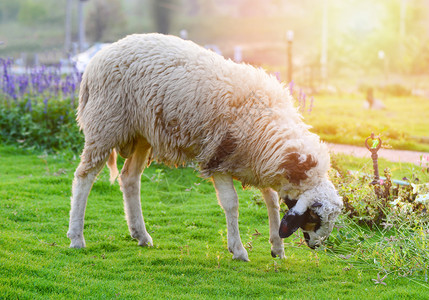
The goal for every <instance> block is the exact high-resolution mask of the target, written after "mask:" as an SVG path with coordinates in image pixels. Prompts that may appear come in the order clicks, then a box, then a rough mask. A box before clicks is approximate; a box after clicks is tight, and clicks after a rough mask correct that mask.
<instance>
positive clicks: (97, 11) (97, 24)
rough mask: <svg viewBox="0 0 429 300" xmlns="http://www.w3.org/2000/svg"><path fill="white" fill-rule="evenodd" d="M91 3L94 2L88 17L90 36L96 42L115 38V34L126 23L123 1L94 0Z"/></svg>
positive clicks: (87, 28)
mask: <svg viewBox="0 0 429 300" xmlns="http://www.w3.org/2000/svg"><path fill="white" fill-rule="evenodd" d="M91 2H92V3H91ZM89 3H91V4H92V8H91V9H90V11H89V13H88V15H87V18H86V31H87V35H88V37H89V38H90V39H91V40H92V41H95V42H100V41H111V40H115V39H116V36H115V35H116V34H117V33H118V32H119V31H121V30H123V29H124V27H125V25H126V21H125V16H124V13H123V10H122V6H121V2H120V1H119V0H93V1H90V2H89Z"/></svg>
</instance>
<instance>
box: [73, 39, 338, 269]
mask: <svg viewBox="0 0 429 300" xmlns="http://www.w3.org/2000/svg"><path fill="white" fill-rule="evenodd" d="M77 120H78V122H79V125H80V127H81V129H82V130H83V132H84V134H85V147H84V150H83V153H82V156H81V162H80V164H79V166H78V168H77V170H76V172H75V178H74V181H73V189H72V193H73V195H72V200H71V211H70V226H69V231H68V233H67V236H68V237H69V238H70V240H71V244H70V247H72V248H81V247H85V240H84V237H83V224H84V214H85V207H86V202H87V198H88V194H89V192H90V189H91V187H92V184H93V182H94V180H95V178H96V176H97V174H98V173H99V172H100V170H101V169H102V168H103V166H104V165H105V164H106V162H107V165H108V167H109V169H110V171H111V179H112V181H114V180H115V178H116V177H117V175H118V170H117V168H116V152H119V154H120V155H121V156H123V157H124V158H126V161H125V164H124V166H123V169H122V171H121V174H120V175H119V179H118V180H119V183H120V187H121V190H122V192H123V195H124V206H125V213H126V218H127V223H128V227H129V230H130V233H131V236H132V237H133V238H135V239H137V240H138V242H139V245H141V246H152V238H151V236H150V235H149V233H148V232H147V230H146V227H145V223H144V220H143V215H142V211H141V204H140V178H141V174H142V172H143V169H144V168H145V166H146V165H147V164H148V162H149V161H150V160H151V159H155V160H157V161H159V162H163V163H165V164H167V165H182V164H185V163H187V162H190V161H194V162H197V163H198V164H199V166H200V170H201V175H202V176H203V177H205V178H209V177H211V178H212V180H213V183H214V186H215V189H216V195H217V198H218V200H219V204H220V205H221V206H222V207H223V209H224V211H225V215H226V222H227V229H228V231H227V232H228V234H227V236H228V249H229V251H230V252H232V253H233V259H239V260H244V261H248V255H247V252H246V250H245V249H244V247H243V244H242V242H241V239H240V233H239V229H238V197H237V193H236V191H235V189H234V185H233V178H234V179H237V180H240V181H241V182H242V183H243V185H251V186H254V187H257V188H259V189H260V190H261V191H262V195H263V197H264V199H265V202H266V204H267V208H268V217H269V229H270V230H269V231H270V242H271V244H272V246H271V254H272V255H273V256H279V257H281V258H282V257H284V246H283V241H282V238H284V237H287V236H289V235H291V234H292V233H293V232H294V231H296V230H297V229H298V228H302V230H303V231H304V233H305V234H304V235H305V238H306V241H307V244H308V245H309V246H310V247H315V246H317V245H319V244H320V242H321V241H322V240H323V239H325V238H326V237H327V236H328V235H329V234H330V232H331V230H332V228H333V224H334V221H335V219H336V217H337V216H338V214H339V213H340V210H341V207H342V202H341V199H340V198H339V197H338V195H337V193H336V191H335V189H334V187H333V185H332V184H331V183H330V182H329V180H328V178H327V171H328V168H329V165H330V163H329V154H328V151H327V147H326V146H325V145H324V144H323V143H321V142H320V141H319V138H318V136H317V135H315V134H313V133H310V132H309V131H308V129H309V126H307V125H305V124H304V123H303V122H302V120H301V116H300V114H299V113H298V112H297V110H296V108H295V107H294V106H293V99H292V98H291V96H290V94H289V92H288V91H287V89H285V88H284V87H283V86H282V85H281V84H280V83H279V82H278V81H277V79H276V78H274V77H273V76H269V75H267V74H266V73H265V72H264V71H263V70H261V69H256V68H254V67H252V66H250V65H246V64H236V63H234V62H232V61H231V60H225V59H224V58H223V57H221V56H220V55H217V54H215V53H213V52H212V51H209V50H206V49H204V48H202V47H200V46H198V45H196V44H194V43H192V42H190V41H185V40H182V39H180V38H177V37H174V36H166V35H161V34H136V35H130V36H128V37H126V38H124V39H122V40H120V41H118V42H116V43H114V44H112V45H110V46H108V47H105V48H104V49H102V50H101V51H100V52H99V53H98V54H97V55H96V56H94V58H93V59H92V60H91V61H90V63H89V64H88V66H87V68H86V70H85V73H84V75H83V78H82V83H81V88H80V101H79V107H78V113H77ZM276 191H277V193H278V194H279V195H280V197H282V198H283V199H285V200H286V202H287V204H288V205H289V207H290V210H289V211H288V213H287V214H286V215H285V216H284V218H283V220H282V221H281V222H280V215H279V198H278V195H277V193H276ZM290 199H297V200H290Z"/></svg>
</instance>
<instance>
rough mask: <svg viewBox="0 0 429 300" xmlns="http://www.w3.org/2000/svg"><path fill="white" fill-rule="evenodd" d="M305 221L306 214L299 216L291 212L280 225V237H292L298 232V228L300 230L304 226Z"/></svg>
mask: <svg viewBox="0 0 429 300" xmlns="http://www.w3.org/2000/svg"><path fill="white" fill-rule="evenodd" d="M305 219H306V216H305V213H303V214H298V213H297V212H295V211H294V210H293V209H291V210H289V211H288V212H287V214H286V215H285V216H284V217H283V219H282V221H281V223H280V229H279V235H280V237H281V238H287V237H289V236H291V235H292V234H293V233H294V232H295V231H297V230H298V228H300V227H301V226H302V225H303V224H304V222H305Z"/></svg>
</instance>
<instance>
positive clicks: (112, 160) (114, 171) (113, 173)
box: [107, 149, 119, 184]
mask: <svg viewBox="0 0 429 300" xmlns="http://www.w3.org/2000/svg"><path fill="white" fill-rule="evenodd" d="M116 158H117V154H116V150H115V149H113V150H112V152H110V155H109V159H108V160H107V167H108V168H109V170H110V183H111V184H113V183H114V182H115V180H116V178H117V177H118V175H119V171H118V166H117V165H116Z"/></svg>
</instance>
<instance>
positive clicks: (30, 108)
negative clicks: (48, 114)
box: [25, 99, 33, 112]
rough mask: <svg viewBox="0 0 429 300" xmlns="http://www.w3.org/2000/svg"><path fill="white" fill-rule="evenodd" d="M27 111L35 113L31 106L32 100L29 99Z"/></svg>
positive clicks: (26, 105) (26, 106)
mask: <svg viewBox="0 0 429 300" xmlns="http://www.w3.org/2000/svg"><path fill="white" fill-rule="evenodd" d="M25 109H26V110H28V111H29V112H32V111H33V108H32V106H31V99H28V101H27V104H25Z"/></svg>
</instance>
